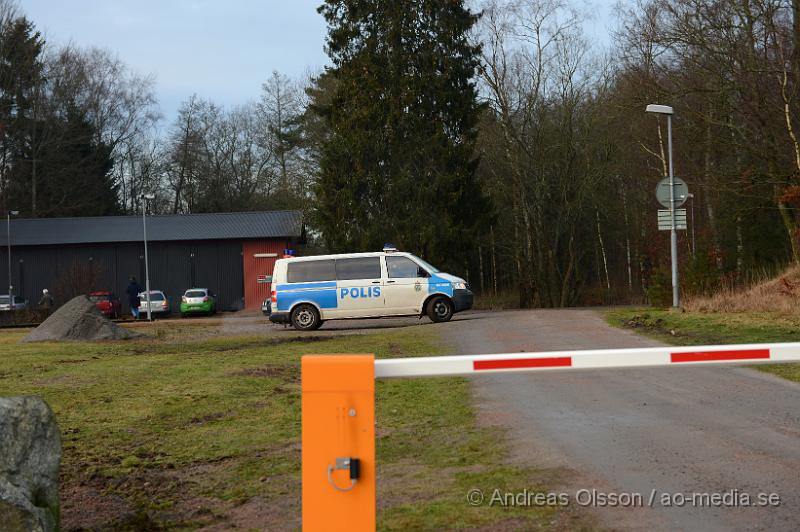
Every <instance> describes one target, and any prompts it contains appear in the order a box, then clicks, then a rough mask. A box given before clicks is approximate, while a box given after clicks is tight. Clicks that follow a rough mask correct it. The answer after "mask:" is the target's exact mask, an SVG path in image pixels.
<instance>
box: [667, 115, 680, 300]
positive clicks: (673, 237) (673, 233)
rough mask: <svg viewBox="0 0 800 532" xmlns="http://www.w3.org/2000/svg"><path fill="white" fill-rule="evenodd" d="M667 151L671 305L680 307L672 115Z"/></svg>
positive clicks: (668, 126) (669, 124)
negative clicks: (670, 225)
mask: <svg viewBox="0 0 800 532" xmlns="http://www.w3.org/2000/svg"><path fill="white" fill-rule="evenodd" d="M667 151H668V152H669V211H670V218H671V219H672V228H671V230H670V256H671V258H672V306H673V307H675V308H678V307H680V306H681V305H680V295H679V293H678V231H677V228H676V226H675V176H674V175H673V173H672V115H667Z"/></svg>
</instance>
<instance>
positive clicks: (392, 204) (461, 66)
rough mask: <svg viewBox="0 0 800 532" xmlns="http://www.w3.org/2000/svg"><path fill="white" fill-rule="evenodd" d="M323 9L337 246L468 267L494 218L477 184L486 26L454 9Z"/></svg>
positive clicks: (450, 5) (340, 0)
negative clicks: (399, 252)
mask: <svg viewBox="0 0 800 532" xmlns="http://www.w3.org/2000/svg"><path fill="white" fill-rule="evenodd" d="M319 11H320V13H322V14H323V15H324V16H325V19H326V21H327V23H328V27H329V34H328V42H327V48H328V54H329V56H330V58H331V61H332V63H333V66H332V67H331V68H330V69H328V71H327V72H326V73H325V74H324V75H323V76H322V77H321V78H320V79H319V80H318V83H317V85H318V87H321V86H325V87H327V88H328V90H330V91H332V93H331V94H327V95H326V96H325V97H324V98H321V97H318V98H317V99H316V101H315V106H314V109H315V111H316V112H317V113H319V114H320V116H321V117H322V118H323V120H324V122H325V124H326V125H327V130H328V134H327V135H326V136H325V138H324V140H323V142H322V146H321V155H320V161H319V165H320V171H319V177H318V180H317V183H316V187H315V192H316V198H317V207H316V210H315V221H316V223H317V224H318V227H319V229H320V230H321V231H322V234H323V237H324V239H325V242H326V244H327V246H328V247H329V248H330V249H331V250H332V251H358V250H374V249H380V246H381V244H383V243H384V242H393V243H395V244H398V245H399V246H401V247H402V248H403V249H404V250H408V251H413V252H416V253H418V254H420V255H422V256H424V257H426V258H428V259H430V260H432V261H434V262H437V263H439V264H441V265H456V266H458V267H460V266H462V265H463V264H464V253H465V252H466V251H467V250H468V249H469V248H471V247H472V246H473V244H472V242H473V241H474V239H475V238H476V236H477V235H478V233H479V231H480V229H481V225H482V224H481V222H482V221H483V220H484V219H485V216H486V213H488V211H489V208H488V203H487V200H486V198H485V196H484V195H483V192H482V190H481V188H480V185H479V182H478V180H477V178H476V174H475V170H476V167H477V162H478V161H477V158H476V156H475V149H474V148H475V140H476V127H477V122H478V118H479V114H480V111H481V108H480V105H479V104H478V102H477V93H476V88H475V83H474V77H475V70H476V68H477V65H478V53H479V49H478V48H477V47H476V46H474V45H473V44H471V43H470V41H469V39H468V33H469V31H470V29H471V28H472V26H473V25H474V24H475V22H476V20H477V16H476V15H475V14H473V13H470V12H469V11H468V10H467V9H465V8H464V5H463V2H461V1H453V0H417V1H407V0H406V1H396V0H327V1H326V2H325V3H324V4H323V5H322V6H321V7H320V8H319ZM311 94H312V96H313V95H314V93H313V91H312V92H311ZM317 96H319V95H317Z"/></svg>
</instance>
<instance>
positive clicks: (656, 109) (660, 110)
mask: <svg viewBox="0 0 800 532" xmlns="http://www.w3.org/2000/svg"><path fill="white" fill-rule="evenodd" d="M645 111H646V112H648V113H655V114H660V115H666V116H667V152H668V154H669V155H668V157H669V212H670V220H671V224H670V225H671V227H670V255H671V258H672V306H673V307H675V308H678V307H680V296H679V293H678V231H677V227H676V225H675V176H674V175H673V173H672V114H673V111H672V107H670V106H668V105H656V104H650V105H648V106H647V109H645Z"/></svg>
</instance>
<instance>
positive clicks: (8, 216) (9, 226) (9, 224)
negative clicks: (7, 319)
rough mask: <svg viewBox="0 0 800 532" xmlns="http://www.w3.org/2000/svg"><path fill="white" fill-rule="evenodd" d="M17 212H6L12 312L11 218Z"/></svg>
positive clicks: (9, 297)
mask: <svg viewBox="0 0 800 532" xmlns="http://www.w3.org/2000/svg"><path fill="white" fill-rule="evenodd" d="M18 214H19V211H6V243H7V244H8V301H9V305H10V308H11V310H14V285H13V284H12V283H11V217H12V216H16V215H18Z"/></svg>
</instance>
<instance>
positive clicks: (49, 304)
mask: <svg viewBox="0 0 800 532" xmlns="http://www.w3.org/2000/svg"><path fill="white" fill-rule="evenodd" d="M55 304H56V302H55V300H54V299H53V296H51V295H50V291H49V290H48V289H47V288H45V289H44V290H42V297H41V299H39V308H40V309H42V310H44V311H45V312H47V314H50V311H51V310H53V306H54V305H55Z"/></svg>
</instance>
